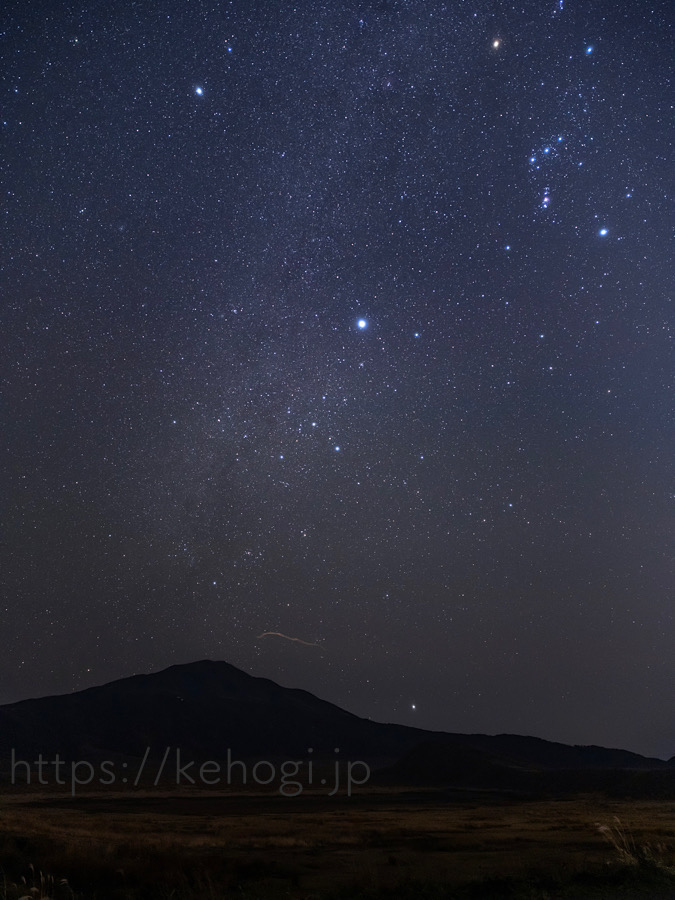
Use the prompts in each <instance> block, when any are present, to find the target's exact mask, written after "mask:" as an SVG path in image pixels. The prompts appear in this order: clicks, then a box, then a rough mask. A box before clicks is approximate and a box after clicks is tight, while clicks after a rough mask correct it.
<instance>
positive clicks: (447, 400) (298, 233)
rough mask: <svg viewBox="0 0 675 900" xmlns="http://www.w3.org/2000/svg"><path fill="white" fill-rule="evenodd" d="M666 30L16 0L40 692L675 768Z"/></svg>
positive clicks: (609, 16) (0, 277)
mask: <svg viewBox="0 0 675 900" xmlns="http://www.w3.org/2000/svg"><path fill="white" fill-rule="evenodd" d="M667 13H668V6H667V5H666V4H665V3H659V2H657V3H654V4H650V5H649V6H645V5H644V4H623V5H619V6H617V5H616V4H610V3H608V2H599V3H595V4H592V5H589V4H578V3H572V2H566V3H565V4H564V5H563V3H562V2H560V0H555V2H539V0H537V2H536V3H535V2H533V0H526V2H524V3H522V4H519V5H518V6H516V7H511V6H510V5H509V4H507V3H499V2H498V3H493V2H487V0H477V2H475V3H470V4H469V3H452V4H444V3H441V2H437V0H419V2H403V0H400V2H397V0H391V2H384V0H373V2H370V3H363V4H358V3H355V2H352V0H347V2H345V3H334V4H323V3H317V2H314V0H309V2H307V3H303V4H298V5H296V6H289V5H288V4H276V5H275V4H252V3H241V4H236V3H233V4H213V5H211V4H208V3H202V2H196V3H190V4H184V3H176V2H173V0H168V2H165V3H163V4H161V7H160V6H154V5H152V4H141V5H136V6H133V5H131V6H130V5H128V4H121V3H118V2H115V0H113V2H112V3H108V4H102V3H98V2H94V3H92V4H89V5H88V6H87V7H86V9H85V8H82V9H81V8H80V7H77V6H74V7H73V6H70V7H65V6H64V7H63V8H61V9H56V8H54V6H53V5H46V4H19V3H16V2H15V3H10V4H9V6H8V7H7V10H6V11H5V14H4V29H3V33H2V36H1V37H0V40H1V41H2V56H3V60H4V65H3V69H2V74H1V80H0V91H1V92H2V116H1V118H2V123H1V127H2V139H3V151H2V154H1V157H0V178H1V180H2V190H3V198H4V204H3V211H2V219H1V221H0V230H1V233H0V246H1V247H2V255H1V260H0V262H1V271H0V290H1V296H2V306H1V308H0V323H1V325H2V334H3V353H2V363H1V365H2V376H3V382H2V383H3V396H4V400H3V411H4V414H5V418H4V425H3V451H2V471H1V476H0V477H1V481H0V496H2V498H3V524H4V537H3V542H2V549H1V550H0V553H1V554H2V558H1V559H0V580H1V581H2V585H3V598H4V603H3V605H2V606H1V607H0V611H1V617H0V619H1V622H2V633H3V635H5V636H7V635H11V640H10V641H9V642H7V638H6V643H5V647H4V653H3V659H2V662H1V663H0V666H1V669H0V671H1V673H2V685H3V688H2V692H1V695H0V701H10V700H15V699H19V698H21V697H25V696H29V695H35V694H45V693H54V692H57V691H70V690H73V689H77V688H82V687H86V686H88V685H90V684H95V683H100V682H102V681H104V680H110V679H112V678H116V677H121V676H122V675H127V674H131V673H133V672H137V671H150V670H155V669H158V668H162V667H165V666H167V665H170V664H172V663H175V662H181V661H188V660H192V659H197V658H204V657H210V658H221V659H226V660H228V661H229V662H231V663H233V664H235V665H238V666H241V667H242V668H245V669H246V670H247V671H250V672H252V673H253V674H256V675H265V676H266V677H271V678H275V679H277V680H279V681H280V682H281V683H283V684H287V685H291V686H294V687H302V688H306V689H310V690H312V691H314V692H315V693H318V694H320V695H321V696H323V697H325V698H326V699H329V700H331V701H333V702H335V703H339V704H340V705H342V706H345V707H347V708H349V709H350V710H352V711H354V712H357V713H359V714H362V715H368V716H371V717H373V718H380V719H386V720H388V721H400V722H408V723H413V722H414V724H415V725H419V726H424V727H433V728H443V729H446V730H454V731H486V732H504V731H509V732H520V733H528V734H537V735H539V736H541V737H546V738H551V739H555V740H561V741H566V742H570V743H574V742H576V743H599V744H605V745H608V744H609V745H615V746H623V747H626V748H629V749H634V750H638V751H641V752H646V753H652V754H657V755H661V756H669V755H672V754H673V753H675V730H674V728H675V723H673V721H672V684H673V683H674V679H673V676H674V675H675V672H674V670H673V654H672V646H673V619H672V603H671V601H670V596H669V590H670V586H671V585H672V579H673V571H672V544H671V538H670V536H671V534H672V531H673V516H672V509H673V493H672V474H673V473H672V434H673V430H672V417H671V414H670V409H671V401H670V393H669V385H670V384H671V383H672V374H673V365H672V355H671V349H670V344H669V327H668V326H669V321H670V318H669V316H672V312H671V311H670V306H669V299H670V297H671V296H672V287H673V279H672V268H671V265H670V253H671V249H670V248H671V244H670V241H671V237H672V230H671V228H670V226H671V225H672V207H669V206H668V203H667V197H668V196H672V179H671V176H670V172H671V171H672V152H671V151H672V125H671V121H672V120H671V119H670V118H669V115H670V111H669V109H668V107H669V85H668V74H669V64H670V59H669V52H668V51H669V44H668V40H667V25H668V21H669V19H668V15H667ZM261 632H280V633H282V634H285V635H288V634H290V635H296V634H300V635H302V638H303V641H306V642H307V643H310V644H314V643H317V644H320V645H321V647H322V648H325V650H326V652H325V653H324V654H318V653H308V652H307V651H306V649H305V648H302V647H300V646H298V644H297V643H292V642H290V641H262V642H260V641H257V640H256V638H257V636H258V635H259V634H261ZM413 711H414V712H413Z"/></svg>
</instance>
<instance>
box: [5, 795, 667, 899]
mask: <svg viewBox="0 0 675 900" xmlns="http://www.w3.org/2000/svg"><path fill="white" fill-rule="evenodd" d="M599 820H600V821H602V822H613V823H614V824H613V825H612V826H602V825H601V826H598V825H597V823H598V821H599ZM622 822H623V823H626V824H625V825H622V824H621V823H622ZM645 848H648V849H645ZM648 859H651V860H652V862H653V863H654V864H653V865H652V866H651V870H650V871H647V869H649V866H648V865H647V860H648ZM674 864H675V816H674V808H673V805H672V804H665V803H664V804H658V803H649V802H645V803H640V802H619V801H617V802H610V801H605V800H598V799H597V798H588V799H576V800H569V801H555V802H527V803H525V802H523V803H514V802H508V803H504V802H502V803H495V802H492V803H491V804H490V803H488V804H486V805H478V804H469V803H449V802H441V801H440V800H439V799H438V798H437V797H434V796H433V795H429V796H428V797H427V798H426V799H425V798H424V797H422V798H419V797H418V798H416V799H415V800H410V799H408V798H407V797H406V795H404V794H397V793H396V792H390V793H386V794H382V795H360V796H358V797H353V798H351V800H346V799H342V800H338V799H337V798H334V802H331V801H330V800H328V799H327V798H325V797H314V798H312V797H309V796H308V797H304V798H303V799H302V801H300V802H299V801H298V800H295V799H288V798H281V797H270V798H266V799H265V798H250V797H249V798H246V797H233V796H230V795H225V796H220V797H208V796H200V797H183V798H180V797H175V796H174V797H169V796H166V797H158V796H157V795H154V796H152V797H150V796H147V797H142V796H135V797H128V798H121V799H115V798H113V797H110V796H105V797H98V798H97V797H88V798H82V799H78V800H76V801H71V800H68V799H59V800H54V799H53V798H51V799H49V800H47V799H46V798H45V799H44V800H43V801H40V800H38V798H35V799H33V800H28V799H27V798H26V796H25V795H24V796H23V797H19V798H14V799H12V798H5V800H4V803H3V806H2V807H0V866H1V867H2V870H3V871H4V875H5V880H4V882H3V881H2V876H1V875H0V900H19V898H20V897H21V896H30V898H31V900H47V898H50V900H51V898H53V900H66V898H67V900H72V897H73V893H72V892H73V891H74V894H75V897H77V898H97V900H141V898H143V900H150V898H155V897H157V898H169V897H172V898H174V900H211V898H225V897H239V898H242V897H247V898H251V900H252V898H258V897H259V898H261V900H266V898H274V897H286V898H297V900H299V898H303V900H309V898H328V897H343V898H347V897H350V898H351V897H354V898H356V897H385V896H387V897H410V898H412V897H420V898H422V897H429V898H436V897H448V898H449V897H469V896H473V897H495V898H498V897H529V898H534V897H540V898H543V897H549V898H553V897H579V898H587V897H588V898H590V897H617V898H618V897H639V896H643V897H645V898H656V897H663V898H667V897H669V898H673V897H675V875H674V874H673V872H674V871H675V870H673V868H672V867H673V865H674ZM31 865H34V866H35V867H36V868H34V869H33V868H31ZM38 866H39V869H38V868H37V867H38ZM40 870H41V871H42V872H50V873H52V874H51V875H50V876H43V875H40V874H39V872H40ZM628 870H634V871H632V872H628ZM637 870H639V873H638V871H637ZM652 870H654V871H652ZM638 875H639V877H638ZM21 876H23V877H24V879H25V882H24V884H23V890H22V883H21V880H20V879H21ZM65 879H68V881H65ZM584 879H586V882H588V883H586V882H584ZM588 879H590V881H588ZM594 879H595V881H594ZM603 879H604V881H603ZM608 879H609V882H608V884H609V887H608V886H607V884H605V882H607V881H608ZM654 879H656V880H654ZM582 882H583V883H584V884H586V887H585V888H583V890H587V891H588V892H587V893H583V892H582V893H574V892H573V893H569V891H570V890H573V889H574V885H577V887H578V886H579V884H581V883H582ZM661 882H662V883H663V891H664V893H662V894H661V893H659V891H660V890H661ZM641 885H642V886H644V885H647V889H648V890H651V891H652V893H640V892H639V891H641V890H642V886H641ZM71 886H72V891H71ZM580 889H581V888H580ZM603 891H604V893H603ZM626 891H628V892H626ZM519 892H520V893H519Z"/></svg>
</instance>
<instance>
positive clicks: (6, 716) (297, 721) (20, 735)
mask: <svg viewBox="0 0 675 900" xmlns="http://www.w3.org/2000/svg"><path fill="white" fill-rule="evenodd" d="M147 747H150V748H151V749H150V755H151V757H153V758H158V757H160V756H161V755H162V754H163V752H164V750H165V748H166V747H171V748H172V749H175V748H180V750H181V752H182V753H184V754H187V755H190V756H192V757H193V758H195V759H199V760H210V759H215V760H222V759H225V758H226V757H227V752H228V749H230V750H231V752H232V755H233V756H236V757H238V758H249V759H253V758H254V757H255V758H258V759H262V758H265V759H281V758H291V759H292V758H296V759H301V758H306V756H307V751H308V748H310V747H311V748H312V749H313V751H314V755H315V758H320V757H325V758H328V757H330V758H334V751H335V748H340V757H341V758H342V759H349V758H351V759H356V758H359V759H363V760H365V761H366V762H368V764H369V765H371V767H373V768H375V767H377V766H392V764H396V765H393V767H392V768H391V769H390V770H389V771H390V772H391V774H392V777H393V778H397V779H398V780H400V779H408V780H409V781H410V783H415V782H420V780H422V781H424V780H425V779H424V777H423V776H424V773H425V772H429V771H430V769H433V770H434V771H435V773H436V780H447V777H448V772H449V769H448V767H449V766H450V767H451V768H452V767H453V766H454V768H453V771H455V772H456V773H457V774H458V775H459V774H460V772H464V773H465V775H466V776H467V777H476V775H480V776H481V777H483V776H484V775H485V773H486V772H487V771H488V770H489V771H492V773H493V774H495V773H497V780H498V781H499V783H500V784H502V783H506V781H508V778H507V777H506V774H505V773H507V772H510V773H511V774H512V775H514V778H515V782H516V783H517V784H520V783H521V782H522V781H523V778H524V776H523V774H522V773H523V770H542V769H543V770H578V769H584V770H591V769H592V770H599V769H621V770H663V771H668V770H670V771H674V770H675V765H674V764H673V761H672V760H671V761H669V762H666V761H664V760H661V759H651V758H647V757H644V756H640V755H639V754H637V753H631V752H630V751H627V750H616V749H608V748H604V747H597V746H569V745H566V744H560V743H555V742H552V741H546V740H543V739H541V738H536V737H526V736H519V735H512V734H499V735H485V734H453V733H444V732H432V731H426V730H423V729H420V728H411V727H408V726H404V725H395V724H384V723H380V722H373V721H371V720H369V719H363V718H360V717H359V716H356V715H353V714H352V713H349V712H347V711H346V710H343V709H341V708H340V707H338V706H335V705H333V704H332V703H328V702H327V701H325V700H320V699H319V698H318V697H315V696H314V695H313V694H310V693H308V692H307V691H303V690H297V689H291V688H284V687H281V686H280V685H278V684H276V683H275V682H273V681H270V680H268V679H266V678H256V677H254V676H252V675H248V674H247V673H245V672H242V671H241V670H239V669H237V668H235V667H234V666H232V665H230V664H229V663H226V662H216V661H211V660H203V661H200V662H194V663H188V664H185V665H176V666H171V667H170V668H168V669H165V670H163V671H161V672H157V673H153V674H149V675H134V676H132V677H130V678H123V679H120V680H118V681H113V682H110V683H108V684H104V685H101V686H98V687H91V688H87V689H86V690H83V691H78V692H76V693H72V694H66V695H59V696H52V697H43V698H40V699H33V700H23V701H21V702H18V703H11V704H7V705H4V706H0V755H1V756H2V758H3V759H4V760H7V759H8V758H9V755H10V753H11V750H12V749H13V750H14V751H15V754H16V757H17V758H21V759H30V758H35V757H36V756H37V754H42V755H43V757H45V758H46V757H47V756H51V755H53V754H56V753H59V754H60V756H61V758H63V759H89V760H96V759H104V758H109V757H114V756H118V757H129V758H141V757H142V756H143V754H144V753H145V751H146V748H147ZM444 760H445V762H444ZM397 767H398V768H397ZM426 780H427V781H429V778H427V779H426ZM432 780H433V779H432Z"/></svg>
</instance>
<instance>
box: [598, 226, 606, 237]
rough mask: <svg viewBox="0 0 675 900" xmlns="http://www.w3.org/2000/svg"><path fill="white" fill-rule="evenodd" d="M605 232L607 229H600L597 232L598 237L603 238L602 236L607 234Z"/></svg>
mask: <svg viewBox="0 0 675 900" xmlns="http://www.w3.org/2000/svg"><path fill="white" fill-rule="evenodd" d="M607 232H608V229H607V228H601V229H600V232H599V233H600V237H604V236H605V235H606V234H607Z"/></svg>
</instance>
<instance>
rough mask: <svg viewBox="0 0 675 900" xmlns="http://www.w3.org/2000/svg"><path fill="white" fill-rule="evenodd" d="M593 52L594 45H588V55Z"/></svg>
mask: <svg viewBox="0 0 675 900" xmlns="http://www.w3.org/2000/svg"><path fill="white" fill-rule="evenodd" d="M592 52H593V45H591V46H590V47H586V56H590V55H591V53H592Z"/></svg>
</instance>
